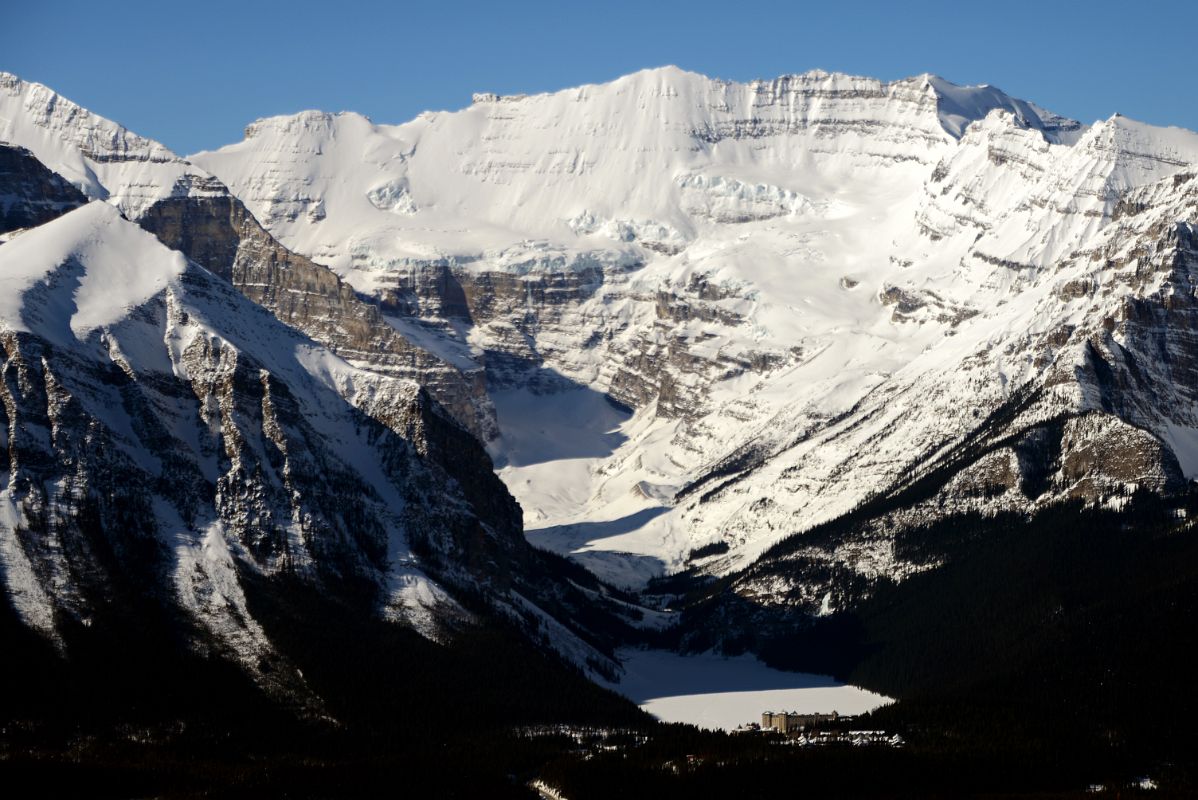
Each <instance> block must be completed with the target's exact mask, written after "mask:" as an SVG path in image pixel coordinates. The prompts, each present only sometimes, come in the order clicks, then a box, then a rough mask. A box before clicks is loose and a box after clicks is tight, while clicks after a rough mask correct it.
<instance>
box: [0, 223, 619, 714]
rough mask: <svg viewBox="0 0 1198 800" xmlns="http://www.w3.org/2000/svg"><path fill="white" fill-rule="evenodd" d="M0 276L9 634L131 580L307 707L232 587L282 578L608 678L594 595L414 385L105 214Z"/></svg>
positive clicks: (39, 246)
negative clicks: (472, 632)
mask: <svg viewBox="0 0 1198 800" xmlns="http://www.w3.org/2000/svg"><path fill="white" fill-rule="evenodd" d="M0 276H3V280H4V282H5V289H6V293H5V297H6V298H7V299H6V300H5V301H3V302H2V303H0V356H2V358H3V370H2V374H3V384H2V386H0V394H2V397H0V399H2V403H0V437H2V438H0V445H2V448H0V449H2V455H0V458H2V459H3V460H2V461H0V578H2V580H3V585H4V588H5V593H6V597H7V598H8V601H9V602H10V603H11V604H12V605H13V607H14V608H15V609H16V611H17V613H18V614H19V616H20V618H21V619H22V621H24V622H25V624H27V625H29V626H30V627H32V628H34V629H36V630H38V631H40V632H41V633H43V634H44V635H45V636H47V637H49V638H51V639H52V640H56V641H60V640H59V637H58V631H59V629H60V627H61V626H62V625H63V624H66V623H68V622H69V623H70V624H71V625H78V624H84V625H86V624H87V623H88V620H89V618H90V616H91V615H92V614H94V613H95V609H97V608H99V607H102V606H103V605H104V603H105V602H106V601H107V600H110V599H111V598H112V597H113V596H114V593H115V592H116V591H117V589H118V588H120V589H122V590H125V589H127V587H130V586H132V587H136V593H137V594H138V595H139V596H142V597H143V598H148V599H150V600H152V601H153V602H156V603H159V604H162V605H165V606H168V607H171V608H175V609H178V610H179V611H180V612H181V613H182V614H183V617H184V618H185V619H188V620H191V621H192V622H194V623H195V624H196V625H197V626H198V630H199V631H200V634H199V635H200V636H201V639H202V640H203V646H204V647H208V648H216V650H217V651H218V652H220V653H222V654H224V655H225V656H227V657H230V658H233V659H235V660H236V661H237V662H238V663H239V664H240V665H241V666H242V667H243V668H244V669H246V670H247V671H248V672H249V673H250V674H251V675H252V676H254V678H255V679H256V680H257V681H258V682H259V683H260V684H261V685H263V686H265V687H267V688H269V689H271V690H274V691H278V692H281V693H283V694H285V695H289V696H292V697H296V698H299V699H301V700H303V702H305V703H307V704H312V703H316V704H317V705H318V704H319V702H318V698H314V697H311V696H309V693H308V691H307V689H306V688H305V684H304V681H303V679H302V677H301V676H299V675H298V674H297V673H295V672H294V670H290V669H289V668H288V667H287V665H286V663H285V662H284V661H281V660H280V659H279V658H278V657H277V652H276V649H275V647H274V645H273V644H272V642H271V640H270V638H269V637H268V635H267V634H266V632H265V628H264V626H263V625H262V624H261V623H260V622H259V621H257V620H256V619H255V617H254V615H253V613H252V611H251V608H250V606H249V604H248V603H247V600H246V596H247V591H248V590H247V589H246V584H247V581H248V580H250V579H253V580H267V581H279V580H298V581H301V582H303V583H305V584H309V585H315V586H318V587H320V588H321V590H322V591H323V592H324V593H325V594H326V595H327V596H328V597H331V598H343V599H344V602H346V603H347V604H348V605H349V607H353V608H359V609H361V613H372V614H377V615H381V616H382V617H384V618H386V619H391V620H394V621H396V622H399V623H402V624H406V625H411V626H413V627H415V628H416V629H417V630H419V631H421V632H422V633H424V634H425V635H426V636H430V637H434V638H438V637H441V636H443V635H445V634H446V633H447V632H451V631H453V630H455V629H456V628H459V627H460V626H462V625H465V624H469V622H470V620H471V619H472V618H473V617H474V615H475V613H477V612H479V611H483V610H486V611H487V612H488V613H499V614H502V615H505V616H507V617H508V618H510V619H511V620H512V621H513V622H514V623H515V624H517V625H518V626H519V627H522V628H524V629H525V630H526V631H527V632H528V633H529V635H530V636H532V637H533V638H534V639H537V640H540V641H543V642H544V643H545V645H546V646H547V647H551V648H556V649H557V650H558V651H559V652H561V653H562V654H563V655H564V656H565V657H567V658H568V659H570V660H572V661H574V662H575V663H577V664H578V665H579V666H581V667H584V668H587V669H591V670H595V671H598V672H603V673H608V674H610V673H611V671H612V670H613V669H615V667H614V666H613V664H612V662H611V661H610V660H609V659H608V656H607V655H605V652H607V651H609V650H610V646H611V643H612V641H613V637H614V636H615V635H616V633H617V632H618V631H619V630H620V629H621V627H622V626H623V625H625V624H626V623H625V621H624V619H623V617H622V616H621V613H617V606H616V604H615V603H614V602H609V601H607V600H605V599H604V596H605V595H604V592H605V590H604V589H603V588H602V587H601V586H599V585H598V584H596V583H595V582H594V581H593V580H591V579H590V578H588V577H586V576H585V574H584V575H578V574H571V572H570V570H569V568H568V567H567V566H565V565H563V564H559V563H557V562H556V561H555V560H554V559H552V558H550V557H548V556H544V555H542V554H539V553H537V552H536V551H534V550H532V548H531V547H529V545H528V544H527V543H526V542H525V541H524V539H523V537H522V535H521V530H520V521H519V508H518V506H517V505H516V504H515V502H514V501H513V500H512V498H511V496H510V495H509V494H508V493H507V492H506V491H505V490H504V488H503V486H502V484H501V483H500V482H499V481H498V479H497V478H496V477H495V475H494V473H493V472H492V471H491V469H490V460H489V458H488V457H487V455H486V453H485V451H484V450H483V448H482V446H481V444H479V443H478V442H477V440H475V439H473V438H472V437H471V436H470V435H469V434H468V433H466V432H465V431H464V430H463V429H462V428H461V427H460V426H459V425H457V423H456V422H454V421H453V420H452V418H450V417H449V416H447V414H446V412H445V411H444V410H443V409H442V408H441V406H440V405H439V404H437V403H436V402H435V401H433V400H432V399H431V397H430V396H429V395H428V393H427V392H426V391H425V390H423V389H422V388H421V387H419V386H418V385H417V384H414V383H412V382H411V381H407V380H403V379H398V378H393V377H387V376H383V375H380V374H378V373H376V372H371V371H365V370H361V369H358V368H356V367H353V366H352V365H350V364H348V363H347V362H345V361H344V360H342V359H341V358H339V357H337V356H336V355H335V354H333V353H332V352H331V351H330V350H328V349H326V348H324V347H322V346H320V345H319V344H317V343H316V342H314V341H313V340H312V339H310V338H308V337H306V336H304V335H302V334H300V333H298V332H296V331H295V330H294V329H292V328H289V327H287V326H285V325H283V324H282V323H281V322H279V321H278V320H277V319H276V318H275V317H274V316H272V315H271V314H270V313H268V312H267V311H266V310H264V309H262V308H261V307H259V306H257V305H255V304H253V303H251V302H250V301H248V300H247V299H245V298H244V297H243V296H242V295H241V294H240V293H238V292H237V290H236V289H234V288H233V286H232V285H231V284H230V283H228V282H227V281H225V280H224V279H222V278H220V277H218V276H216V275H214V274H212V273H210V272H208V271H206V270H204V269H203V268H202V267H200V266H198V265H196V264H195V263H194V262H191V261H188V260H187V259H185V258H184V257H183V256H182V255H180V254H179V253H177V252H174V251H171V250H168V249H167V248H166V247H164V246H163V245H161V244H160V243H159V242H158V241H157V240H156V239H154V238H153V237H152V236H151V235H150V234H148V233H146V232H144V231H142V230H140V229H139V228H138V227H137V226H135V225H133V224H132V223H130V222H128V221H126V220H125V219H123V218H122V217H121V216H120V215H119V213H118V212H117V210H116V209H115V208H113V207H112V206H110V205H108V204H106V203H102V202H93V203H90V204H88V205H86V206H84V207H82V208H79V209H77V210H75V211H72V212H70V213H68V214H66V215H65V216H63V217H61V218H60V219H57V220H55V221H53V222H50V223H47V224H45V225H42V226H40V227H38V228H34V229H32V230H30V231H27V232H26V233H24V234H22V235H21V236H19V237H17V238H16V239H14V240H13V241H11V242H8V243H6V244H4V245H2V246H0ZM584 606H585V607H586V608H587V609H589V611H590V614H589V615H585V614H582V613H580V612H579V609H581V608H582V607H584ZM600 609H606V610H605V611H600ZM596 613H597V615H596ZM584 620H589V621H584Z"/></svg>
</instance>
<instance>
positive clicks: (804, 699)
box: [610, 649, 891, 731]
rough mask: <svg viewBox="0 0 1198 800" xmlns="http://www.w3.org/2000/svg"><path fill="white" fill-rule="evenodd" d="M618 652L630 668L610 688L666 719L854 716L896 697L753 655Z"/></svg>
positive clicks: (709, 723) (722, 721) (710, 721)
mask: <svg viewBox="0 0 1198 800" xmlns="http://www.w3.org/2000/svg"><path fill="white" fill-rule="evenodd" d="M618 655H619V657H620V659H621V660H622V661H623V662H624V669H625V674H624V677H623V679H622V680H621V681H620V682H619V683H618V684H610V686H611V688H612V689H614V690H615V691H617V692H619V693H620V694H622V695H624V696H625V697H628V698H629V699H631V700H633V701H635V702H636V703H637V704H638V705H640V707H641V708H643V709H645V710H646V711H648V712H649V713H650V714H652V715H653V716H655V717H657V718H658V719H660V720H663V721H665V722H685V723H689V724H691V725H697V726H699V727H701V728H709V729H713V730H725V731H729V730H733V729H735V728H737V727H740V726H743V725H745V724H746V723H750V722H757V721H759V720H760V719H761V714H762V712H764V711H771V710H773V711H777V710H782V709H784V710H786V711H796V712H798V713H801V714H830V713H832V712H833V711H835V712H838V713H839V714H841V715H842V716H852V715H857V714H863V713H865V712H867V711H872V710H873V709H875V708H878V707H879V706H882V705H885V704H886V703H889V702H891V700H890V698H887V697H883V696H882V695H879V694H874V693H873V692H870V691H866V690H865V689H859V688H857V687H855V686H849V685H846V684H843V683H839V682H837V681H835V680H833V679H832V678H829V677H826V676H823V675H809V674H805V673H801V672H782V671H780V670H776V669H771V668H770V667H767V666H766V665H765V664H762V663H761V662H760V661H758V660H757V659H756V658H754V657H753V656H749V655H744V656H736V657H726V656H718V655H714V654H712V653H703V654H699V655H689V656H686V655H679V654H677V653H669V652H665V651H660V650H632V649H626V650H621V651H620V652H619V654H618Z"/></svg>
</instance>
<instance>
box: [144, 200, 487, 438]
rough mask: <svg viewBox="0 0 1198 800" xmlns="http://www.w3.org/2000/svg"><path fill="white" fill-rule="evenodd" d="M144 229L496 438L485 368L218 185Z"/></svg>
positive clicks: (151, 212) (158, 207)
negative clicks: (387, 314)
mask: <svg viewBox="0 0 1198 800" xmlns="http://www.w3.org/2000/svg"><path fill="white" fill-rule="evenodd" d="M208 180H209V181H211V182H212V183H217V182H215V181H214V180H212V179H208ZM138 224H139V225H141V226H142V227H143V228H145V229H146V230H148V231H150V232H151V233H153V234H154V235H155V236H157V237H158V239H159V240H160V241H161V242H163V244H165V245H167V246H168V247H170V248H172V249H175V250H178V251H180V252H182V253H183V254H184V255H186V256H187V257H188V258H190V259H192V260H193V261H195V262H196V263H198V264H200V265H202V266H204V267H206V268H207V269H209V270H210V271H212V272H213V273H215V274H217V275H220V276H221V277H223V278H225V279H226V280H228V281H230V282H231V283H232V284H233V285H234V286H236V287H237V288H238V289H239V290H241V292H242V294H244V295H245V296H246V297H248V298H250V299H251V300H253V301H254V302H255V303H257V304H258V305H261V306H263V307H264V308H266V309H268V310H269V311H271V312H272V313H273V314H274V315H275V316H276V317H278V318H279V319H281V320H282V321H283V322H286V323H287V324H288V325H291V326H292V327H294V328H296V329H297V330H300V331H303V332H304V333H306V334H308V335H309V336H311V337H312V338H313V339H316V340H317V341H319V342H321V343H322V344H325V345H326V346H328V347H329V348H331V349H332V350H333V351H334V352H335V353H337V354H338V355H339V356H341V357H342V358H344V359H346V360H347V361H349V362H350V363H352V364H354V365H355V366H359V367H362V368H364V369H370V370H373V371H375V372H378V373H380V374H383V375H390V376H395V377H401V378H408V379H411V380H414V381H417V382H418V383H420V385H422V386H423V387H425V389H426V390H427V391H428V392H429V393H430V394H431V395H432V396H433V397H436V398H437V399H438V400H439V401H440V402H441V403H442V404H443V405H444V406H445V407H446V408H447V409H448V410H449V412H450V413H451V414H452V415H453V417H454V418H455V419H457V420H459V421H460V422H461V424H463V425H464V426H465V427H466V428H467V429H468V430H470V431H471V432H472V433H474V434H475V435H476V436H478V437H479V438H481V439H483V440H484V441H486V440H489V439H491V438H494V436H495V430H494V424H495V423H494V410H493V409H492V408H491V406H490V402H489V400H488V398H487V395H486V390H485V380H484V376H483V374H482V370H481V369H477V368H471V369H467V370H462V369H459V368H458V367H455V366H454V365H452V364H449V363H447V362H445V361H444V360H442V359H441V358H439V357H437V356H436V355H434V354H433V353H431V352H429V351H428V350H425V349H422V348H420V347H418V346H416V345H414V344H412V343H411V342H409V341H408V340H407V339H405V338H404V337H403V336H402V335H400V333H399V332H398V331H396V330H395V328H393V327H392V326H391V325H389V324H388V323H387V322H386V320H385V319H384V318H383V315H382V313H381V312H380V310H379V307H378V306H377V305H373V304H370V303H367V302H365V301H363V300H360V299H359V298H358V297H357V295H356V294H355V293H354V291H353V289H352V288H351V287H350V286H348V285H347V284H346V283H344V282H343V281H342V280H341V279H340V278H338V277H337V276H336V275H335V274H333V273H332V272H331V271H330V270H329V269H327V268H326V267H322V266H320V265H319V264H316V263H314V262H312V261H311V260H310V259H308V258H305V257H304V256H301V255H298V254H296V253H292V252H291V251H289V250H288V249H287V248H285V247H283V246H282V245H281V244H279V243H278V242H277V241H276V240H275V239H274V238H273V237H271V235H270V234H268V233H267V232H266V231H265V230H263V229H262V227H261V226H260V225H259V224H258V222H257V220H255V219H254V218H253V216H252V215H251V214H250V213H249V212H248V211H247V210H246V209H245V206H243V205H242V204H241V202H240V201H239V200H237V199H236V198H235V197H232V196H231V195H229V194H228V193H226V192H224V191H223V187H219V184H217V187H216V188H214V189H213V190H212V192H211V194H210V195H209V196H201V197H193V196H191V195H190V194H189V193H187V192H181V193H180V196H178V197H172V198H168V199H165V200H160V201H158V202H157V203H155V204H154V205H152V206H150V207H149V208H148V209H146V211H145V213H144V214H143V215H142V216H141V217H139V218H138Z"/></svg>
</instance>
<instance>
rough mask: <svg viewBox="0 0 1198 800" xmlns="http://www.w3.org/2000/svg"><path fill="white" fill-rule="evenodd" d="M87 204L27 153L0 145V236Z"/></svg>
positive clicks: (81, 196)
mask: <svg viewBox="0 0 1198 800" xmlns="http://www.w3.org/2000/svg"><path fill="white" fill-rule="evenodd" d="M86 202H87V198H86V197H85V196H84V195H83V193H82V192H80V191H79V190H78V189H76V188H75V187H74V186H72V185H71V184H70V183H68V182H67V181H66V180H65V179H64V178H63V177H62V176H60V175H58V174H57V173H55V172H52V171H51V170H49V169H48V168H47V167H46V166H45V165H44V164H42V163H41V162H40V161H38V160H37V159H36V158H34V157H33V154H32V153H30V152H29V151H28V150H26V149H25V148H23V147H13V146H11V145H6V144H3V143H0V236H4V235H5V234H7V233H11V232H13V231H19V230H22V229H24V228H32V227H35V226H37V225H41V224H42V223H43V222H49V221H50V220H52V219H54V218H55V217H59V216H62V215H63V214H65V213H66V212H67V211H70V210H71V209H72V208H78V207H79V206H81V205H83V204H84V203H86Z"/></svg>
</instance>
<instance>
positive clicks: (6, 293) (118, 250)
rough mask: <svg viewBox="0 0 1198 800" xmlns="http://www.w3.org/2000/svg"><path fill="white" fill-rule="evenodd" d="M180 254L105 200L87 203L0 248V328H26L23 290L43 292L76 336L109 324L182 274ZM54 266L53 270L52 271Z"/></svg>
mask: <svg viewBox="0 0 1198 800" xmlns="http://www.w3.org/2000/svg"><path fill="white" fill-rule="evenodd" d="M185 268H186V261H185V259H184V258H183V256H182V255H181V254H179V253H177V252H175V251H173V250H168V249H166V248H165V247H163V246H162V244H161V243H160V242H159V241H158V240H157V239H155V238H154V236H153V235H152V234H149V233H146V232H145V231H143V230H141V229H140V228H138V227H137V226H136V225H131V224H129V223H128V221H126V220H125V219H124V218H122V217H121V215H120V212H119V211H117V210H116V209H115V208H114V207H112V206H110V205H108V204H106V203H94V202H93V203H88V204H87V205H85V206H83V207H81V208H77V209H75V210H74V211H71V212H69V213H67V214H65V215H63V216H61V217H59V218H58V219H56V220H53V221H52V222H48V223H46V225H44V226H42V227H40V228H39V229H38V230H37V231H35V232H31V233H29V234H28V235H25V236H21V237H18V238H16V239H14V240H13V241H11V242H9V243H7V244H5V245H4V246H3V247H0V327H2V328H5V329H7V330H13V331H28V330H30V327H29V323H28V320H25V319H24V318H23V317H24V315H25V313H26V311H27V306H28V301H27V299H26V297H25V294H26V293H27V292H29V291H30V290H32V289H34V287H35V286H36V287H38V288H39V289H40V290H42V291H45V292H46V293H47V295H48V296H47V297H46V298H45V301H44V302H46V303H47V304H48V305H49V306H51V307H52V308H54V309H55V310H56V311H55V318H53V319H46V320H45V321H44V324H43V325H41V326H38V327H39V330H38V332H39V333H43V334H48V333H51V332H52V331H54V330H55V329H56V328H58V325H57V324H56V323H67V324H68V325H69V328H70V330H71V331H72V332H74V334H75V335H76V336H79V337H81V338H82V337H83V336H84V335H86V334H87V333H88V332H89V331H92V330H94V329H96V328H99V327H103V326H105V325H109V324H112V323H114V322H116V321H117V320H119V319H121V318H123V317H124V316H125V315H126V314H127V313H128V312H129V310H130V309H132V308H135V307H137V306H139V305H141V304H142V303H144V302H145V301H146V300H148V299H149V298H151V297H153V296H154V295H156V294H158V293H159V292H161V291H162V290H163V289H164V288H165V287H166V285H167V283H168V282H169V281H170V280H171V279H173V278H177V277H178V276H179V275H181V274H183V270H184V269H185ZM55 273H57V274H55Z"/></svg>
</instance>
